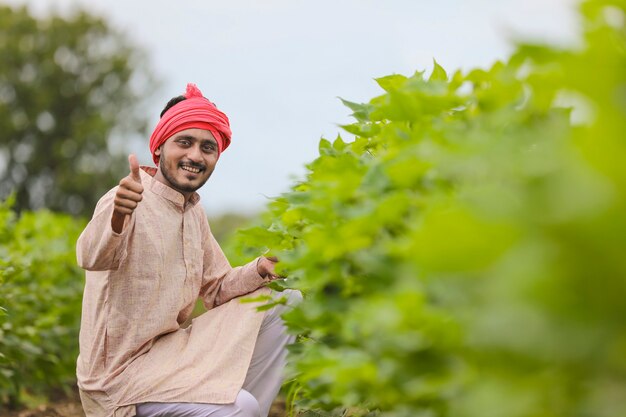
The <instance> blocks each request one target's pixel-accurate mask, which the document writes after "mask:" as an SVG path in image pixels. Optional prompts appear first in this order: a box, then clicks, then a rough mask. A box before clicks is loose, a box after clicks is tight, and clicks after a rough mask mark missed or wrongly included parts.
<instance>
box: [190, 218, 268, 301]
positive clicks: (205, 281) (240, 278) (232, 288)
mask: <svg viewBox="0 0 626 417" xmlns="http://www.w3.org/2000/svg"><path fill="white" fill-rule="evenodd" d="M257 262H258V258H257V259H255V260H253V261H252V262H250V263H248V264H246V265H243V266H238V267H235V268H233V267H232V266H231V265H230V263H229V262H228V259H226V256H225V255H224V252H223V251H222V248H220V245H219V244H218V243H217V241H216V240H215V237H213V234H212V233H211V231H210V229H209V227H208V223H207V227H206V235H205V236H204V265H203V276H202V287H201V288H200V297H201V298H202V300H203V301H204V306H205V307H206V308H207V309H211V308H213V307H216V306H218V305H220V304H224V303H225V302H227V301H229V300H232V299H233V298H235V297H239V296H240V295H244V294H248V293H250V292H252V291H254V290H256V289H257V288H259V287H261V286H263V285H264V284H265V283H267V282H269V281H270V279H269V278H264V277H262V276H261V275H259V273H258V270H257Z"/></svg>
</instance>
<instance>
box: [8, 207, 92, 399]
mask: <svg viewBox="0 0 626 417" xmlns="http://www.w3.org/2000/svg"><path fill="white" fill-rule="evenodd" d="M10 200H11V199H10ZM10 200H9V201H7V202H4V203H2V204H1V205H0V222H1V224H2V225H3V227H2V229H0V283H1V285H2V287H1V290H0V307H1V311H0V406H7V407H9V408H15V407H16V406H18V405H21V404H22V403H23V402H24V401H27V400H28V398H33V397H43V398H45V397H47V396H50V395H53V394H54V393H56V392H59V391H69V390H70V389H71V387H72V386H73V385H75V380H76V377H75V369H76V357H77V356H78V329H79V325H80V309H81V296H82V289H83V282H84V278H83V274H82V273H81V271H80V269H79V268H78V267H77V266H76V260H75V259H76V255H75V249H74V244H75V242H76V239H77V237H78V234H79V233H80V231H81V230H82V228H83V226H84V222H83V221H82V220H80V221H77V220H76V219H73V218H71V217H69V216H67V215H61V214H54V213H51V212H48V211H39V212H23V213H22V214H21V215H20V216H19V217H18V216H17V215H16V214H15V213H14V212H13V211H12V210H11V209H10V206H11V205H12V201H10Z"/></svg>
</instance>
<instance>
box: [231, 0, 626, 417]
mask: <svg viewBox="0 0 626 417" xmlns="http://www.w3.org/2000/svg"><path fill="white" fill-rule="evenodd" d="M581 12H582V16H583V18H584V19H583V20H584V25H585V26H584V34H583V37H582V45H581V47H580V48H579V49H572V50H562V49H558V48H555V47H551V46H544V45H520V46H519V47H518V48H517V51H516V52H515V53H514V54H513V55H512V57H511V58H510V59H509V60H508V61H507V62H497V63H495V64H494V65H493V66H492V67H491V68H489V69H487V70H481V69H476V70H472V71H469V72H467V73H464V72H462V71H457V72H454V73H453V74H451V75H449V74H447V73H446V71H445V70H444V69H443V68H441V67H440V66H439V65H437V64H436V63H435V65H434V69H433V71H432V73H431V74H430V76H428V77H426V76H425V74H424V73H423V72H418V73H416V74H414V75H413V76H410V77H405V76H401V75H391V76H388V77H383V78H380V79H378V80H377V82H378V84H379V85H380V86H381V87H382V88H383V89H384V90H385V93H384V94H383V95H381V96H379V97H375V98H374V99H372V100H371V101H370V102H369V103H365V104H357V103H351V102H348V101H344V103H345V104H346V105H347V106H348V107H350V108H351V109H352V110H353V112H354V113H353V116H354V118H355V119H356V121H355V123H353V124H350V125H347V126H344V129H345V130H346V131H348V132H350V133H352V134H354V135H356V138H355V140H354V141H352V142H350V143H346V142H344V141H343V140H342V138H341V137H338V138H337V139H336V140H335V141H333V142H332V143H331V142H329V141H327V140H322V141H321V142H320V156H319V157H318V158H317V159H316V160H315V161H313V162H312V163H311V164H309V165H308V167H307V168H308V173H307V175H306V178H305V179H304V180H303V181H301V182H300V183H298V184H295V185H294V186H293V188H292V190H291V191H290V192H287V193H285V194H283V195H282V196H281V197H280V198H277V199H276V200H275V201H273V202H272V203H270V205H269V208H268V211H267V213H265V215H264V220H263V222H262V223H261V224H260V225H259V226H257V227H252V228H249V229H247V230H242V231H240V233H239V238H238V239H239V240H238V243H236V244H235V246H239V249H240V253H242V254H243V255H242V256H244V257H245V256H248V255H252V254H257V253H259V252H264V251H267V250H270V251H271V253H272V254H274V255H277V256H278V257H279V258H280V259H281V261H282V262H281V263H280V264H279V265H280V271H281V272H282V273H283V274H286V275H288V276H289V278H288V279H287V280H285V281H284V282H282V283H279V282H276V283H274V284H273V287H274V288H276V289H280V288H281V287H284V286H290V287H296V288H299V289H301V290H302V291H303V292H304V293H305V300H304V301H303V302H302V304H301V305H299V306H298V307H297V308H295V309H294V310H293V311H291V312H289V313H288V314H287V315H286V316H285V319H286V321H287V323H288V325H289V327H290V329H291V330H292V331H293V332H296V333H299V334H301V338H300V341H299V343H298V344H297V345H295V346H293V348H292V352H291V355H290V358H291V361H292V366H291V378H293V379H295V381H296V383H297V384H299V387H298V388H293V387H292V388H291V389H290V393H291V394H290V395H291V396H292V397H295V400H294V401H295V403H296V405H297V406H298V407H299V408H300V409H302V410H310V411H309V413H313V411H312V410H314V409H324V410H335V411H333V412H331V413H330V415H366V414H367V413H370V412H372V413H373V412H374V411H376V412H377V413H379V414H380V415H382V416H389V417H391V416H394V417H415V416H448V415H449V416H455V417H464V416H480V417H489V416H498V417H509V416H510V417H513V416H545V417H548V416H555V417H556V416H564V415H572V416H574V415H580V416H583V415H584V416H607V417H608V416H616V415H625V414H626V405H625V404H626V403H624V401H623V398H626V355H624V352H626V337H625V336H624V335H626V303H624V302H623V300H624V295H626V279H625V277H626V258H625V257H624V256H623V248H624V236H626V216H624V213H625V212H626V168H625V167H626V164H624V162H623V158H624V156H625V155H626V140H625V139H624V138H626V92H625V91H626V90H625V86H626V29H625V24H624V22H625V20H626V19H625V12H626V4H625V3H624V2H623V1H618V0H614V1H610V0H591V1H587V2H585V3H583V4H582V6H581ZM370 410H371V411H370ZM318 414H319V415H329V413H328V412H322V411H320V412H318ZM312 415H314V414H312Z"/></svg>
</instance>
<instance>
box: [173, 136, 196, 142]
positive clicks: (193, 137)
mask: <svg viewBox="0 0 626 417" xmlns="http://www.w3.org/2000/svg"><path fill="white" fill-rule="evenodd" d="M174 139H175V140H176V139H187V140H192V141H196V140H197V139H196V137H195V136H191V135H178V136H176V137H175V138H174Z"/></svg>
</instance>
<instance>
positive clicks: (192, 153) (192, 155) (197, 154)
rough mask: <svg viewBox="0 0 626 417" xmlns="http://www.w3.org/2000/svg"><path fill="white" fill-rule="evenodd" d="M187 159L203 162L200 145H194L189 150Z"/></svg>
mask: <svg viewBox="0 0 626 417" xmlns="http://www.w3.org/2000/svg"><path fill="white" fill-rule="evenodd" d="M187 157H188V158H189V159H191V160H192V161H193V162H202V160H203V157H202V150H201V149H200V146H199V145H194V146H192V147H190V148H189V150H188V152H187Z"/></svg>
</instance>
